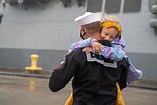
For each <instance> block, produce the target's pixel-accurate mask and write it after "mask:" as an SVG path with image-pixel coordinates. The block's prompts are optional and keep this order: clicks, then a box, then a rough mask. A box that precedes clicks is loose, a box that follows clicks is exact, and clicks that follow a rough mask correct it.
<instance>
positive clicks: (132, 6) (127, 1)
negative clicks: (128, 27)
mask: <svg viewBox="0 0 157 105" xmlns="http://www.w3.org/2000/svg"><path fill="white" fill-rule="evenodd" d="M140 9H141V0H124V8H123V12H124V13H127V12H139V11H140Z"/></svg>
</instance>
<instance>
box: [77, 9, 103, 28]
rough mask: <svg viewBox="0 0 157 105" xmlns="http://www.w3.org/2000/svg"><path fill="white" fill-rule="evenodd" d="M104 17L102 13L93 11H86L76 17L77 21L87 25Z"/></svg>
mask: <svg viewBox="0 0 157 105" xmlns="http://www.w3.org/2000/svg"><path fill="white" fill-rule="evenodd" d="M101 18H102V13H99V12H97V13H91V12H86V13H85V14H84V15H82V16H79V17H77V18H76V19H75V21H76V22H77V23H78V24H79V25H80V26H82V25H86V24H89V23H93V22H96V21H101Z"/></svg>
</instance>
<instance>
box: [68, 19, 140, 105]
mask: <svg viewBox="0 0 157 105" xmlns="http://www.w3.org/2000/svg"><path fill="white" fill-rule="evenodd" d="M121 32H122V29H121V25H120V22H119V21H118V20H117V19H116V18H115V17H113V16H108V17H106V18H105V20H104V21H103V22H102V30H101V39H103V40H108V41H111V45H112V47H108V46H103V45H101V44H100V43H99V42H98V41H97V40H96V39H94V38H88V39H86V40H81V41H78V42H75V43H73V44H72V45H71V46H70V48H71V50H75V49H77V48H82V47H86V48H84V49H83V51H86V52H90V51H93V52H95V53H99V55H102V56H104V57H105V58H110V59H111V60H114V61H119V60H121V59H122V58H123V57H124V58H125V60H126V61H127V63H128V65H129V70H128V76H127V82H128V83H130V82H132V81H134V80H136V79H140V78H141V77H142V72H141V71H140V70H137V69H136V68H135V67H134V66H133V65H132V63H131V61H130V60H129V59H128V57H127V55H126V54H125V51H124V47H125V42H124V39H123V37H122V36H121ZM87 46H92V49H91V48H89V47H87ZM116 86H117V92H118V93H117V105H124V101H123V98H122V95H121V92H120V87H119V85H118V83H116ZM70 97H71V98H72V94H71V96H70ZM70 97H69V99H71V98H70ZM69 99H68V100H69ZM68 100H67V101H68ZM71 101H72V100H71ZM68 102H70V101H68ZM65 105H71V104H70V103H69V104H68V103H66V104H65Z"/></svg>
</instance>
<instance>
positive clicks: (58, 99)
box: [0, 74, 157, 105]
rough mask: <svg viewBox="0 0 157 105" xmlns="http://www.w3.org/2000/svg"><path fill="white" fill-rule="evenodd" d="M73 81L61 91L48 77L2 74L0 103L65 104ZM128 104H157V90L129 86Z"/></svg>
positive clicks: (126, 97) (12, 104) (22, 104)
mask: <svg viewBox="0 0 157 105" xmlns="http://www.w3.org/2000/svg"><path fill="white" fill-rule="evenodd" d="M70 93H71V82H69V83H68V84H67V85H66V87H65V88H63V89H62V90H60V91H59V92H55V93H54V92H51V91H50V90H49V88H48V78H43V77H36V76H17V75H3V74H1V75H0V105H64V103H65V101H66V99H67V98H68V96H69V95H70ZM122 95H123V98H124V101H125V104H126V105H157V90H156V89H148V88H141V87H127V88H125V89H123V90H122Z"/></svg>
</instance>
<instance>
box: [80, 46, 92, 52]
mask: <svg viewBox="0 0 157 105" xmlns="http://www.w3.org/2000/svg"><path fill="white" fill-rule="evenodd" d="M92 50H93V49H92V47H85V48H83V49H82V51H83V52H87V53H88V52H92Z"/></svg>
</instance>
